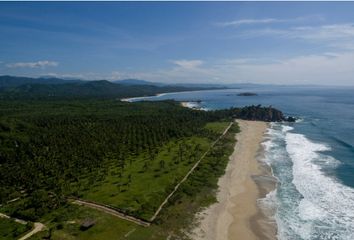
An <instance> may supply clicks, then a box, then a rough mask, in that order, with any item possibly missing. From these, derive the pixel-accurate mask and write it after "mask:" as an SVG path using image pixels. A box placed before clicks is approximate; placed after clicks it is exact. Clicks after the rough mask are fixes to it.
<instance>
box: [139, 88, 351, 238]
mask: <svg viewBox="0 0 354 240" xmlns="http://www.w3.org/2000/svg"><path fill="white" fill-rule="evenodd" d="M240 92H253V93H256V94H257V95H255V96H247V97H243V96H237V94H238V93H240ZM353 92H354V88H353V87H317V86H308V87H305V86H298V87H296V86H293V87H286V86H259V87H257V86H255V87H251V88H247V89H246V88H245V89H228V90H216V91H197V92H194V93H169V94H165V95H163V96H156V97H148V98H146V99H145V98H143V99H139V100H149V101H155V100H166V99H174V100H176V101H181V102H185V105H188V102H192V103H193V108H202V109H206V110H209V109H210V110H215V109H225V108H230V107H243V106H249V105H258V104H262V105H263V106H269V105H271V106H273V107H275V108H277V109H280V110H282V111H283V112H284V114H285V115H286V116H296V117H298V118H299V120H298V121H296V123H272V124H270V126H269V128H268V130H267V131H266V133H265V135H264V141H263V143H262V147H263V148H264V155H263V157H260V160H261V162H264V163H265V164H266V165H267V166H269V167H270V170H271V172H272V173H273V175H274V176H275V177H276V178H277V180H278V181H279V184H277V188H276V189H275V191H272V192H271V193H270V194H268V195H267V196H266V198H263V199H260V200H259V201H258V205H259V206H262V207H263V208H264V207H265V208H267V209H269V210H270V214H271V215H272V220H271V221H274V222H275V223H276V225H277V238H278V239H289V238H291V239H295V240H304V239H310V240H312V239H313V240H315V239H327V238H329V239H332V237H333V236H336V237H335V238H334V239H352V238H353V237H354V236H353V232H354V211H351V210H350V211H348V209H354V200H353V199H354V190H353V187H354V184H353V183H354V176H353V174H352V172H353V171H354V163H353V161H352V159H354V147H353V146H354V136H353V135H352V134H351V133H352V132H354V126H353V125H352V119H354V110H353V109H354V95H353ZM323 182H326V184H321V183H323ZM310 183H311V184H310ZM338 195H341V196H345V197H343V198H336V197H335V196H338ZM342 216H345V219H346V221H344V220H343V219H344V218H343V217H342ZM333 221H335V223H333ZM304 229H306V231H304Z"/></svg>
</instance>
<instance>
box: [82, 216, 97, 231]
mask: <svg viewBox="0 0 354 240" xmlns="http://www.w3.org/2000/svg"><path fill="white" fill-rule="evenodd" d="M95 224H96V221H95V220H94V219H91V218H86V219H85V220H83V221H82V223H81V225H80V230H81V231H86V230H87V229H89V228H91V227H93V225H95Z"/></svg>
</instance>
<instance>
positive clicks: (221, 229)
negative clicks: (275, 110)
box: [191, 120, 277, 240]
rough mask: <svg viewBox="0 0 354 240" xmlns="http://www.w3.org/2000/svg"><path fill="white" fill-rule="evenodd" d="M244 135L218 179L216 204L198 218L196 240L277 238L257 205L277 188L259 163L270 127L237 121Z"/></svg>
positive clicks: (252, 122)
mask: <svg viewBox="0 0 354 240" xmlns="http://www.w3.org/2000/svg"><path fill="white" fill-rule="evenodd" d="M237 122H238V124H239V126H240V129H241V132H240V133H238V134H237V135H236V138H237V143H236V145H235V147H234V152H233V153H232V155H231V156H230V161H229V163H228V165H227V167H226V170H225V174H224V175H223V176H222V177H221V178H219V181H218V192H217V203H214V204H212V205H211V206H209V207H207V208H206V209H204V210H203V211H201V212H200V213H198V214H197V215H196V219H197V226H196V228H194V229H193V230H192V232H191V237H192V238H193V239H194V240H202V239H203V240H228V239H230V240H234V239H245V240H253V239H262V240H263V239H276V234H277V230H276V225H275V222H274V220H271V219H270V218H269V217H268V215H267V213H265V212H264V211H263V210H262V209H261V208H260V207H259V204H258V200H259V199H262V198H264V197H265V196H266V195H267V194H268V193H269V192H271V191H273V190H274V189H275V187H276V180H275V178H274V177H273V176H272V174H271V171H270V168H269V166H267V165H266V164H265V163H263V162H261V161H259V159H260V158H261V157H262V156H263V148H262V145H261V143H262V142H263V140H264V134H265V132H266V130H267V128H268V126H269V125H268V124H267V123H265V122H259V121H244V120H237Z"/></svg>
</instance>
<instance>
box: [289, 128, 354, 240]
mask: <svg viewBox="0 0 354 240" xmlns="http://www.w3.org/2000/svg"><path fill="white" fill-rule="evenodd" d="M285 140H286V150H287V152H288V153H289V156H290V157H291V160H292V162H293V169H292V171H293V182H292V183H293V184H294V185H295V187H296V189H297V190H298V191H299V192H300V193H301V195H302V196H303V199H301V200H300V203H299V205H298V207H297V211H296V212H294V213H292V214H297V215H298V216H294V218H293V220H290V221H289V222H288V223H291V224H293V226H290V227H291V228H292V230H293V231H294V232H296V233H297V234H298V235H299V236H301V238H302V239H348V240H349V239H354V190H353V189H352V188H350V187H348V186H345V185H343V184H342V183H340V182H338V181H337V180H336V179H335V178H333V177H330V176H327V175H326V174H325V173H324V172H323V171H322V170H321V169H322V166H321V164H319V163H323V162H326V163H327V164H334V165H335V164H336V163H337V162H338V161H337V160H335V159H334V158H332V157H329V156H326V155H324V154H323V153H322V152H323V151H329V150H330V148H329V147H328V146H326V145H324V144H321V143H314V142H312V141H310V140H309V139H307V138H306V137H305V136H304V135H302V134H295V133H291V132H288V133H287V134H286V138H285ZM323 159H325V160H323ZM286 239H289V238H286ZM290 239H291V238H290Z"/></svg>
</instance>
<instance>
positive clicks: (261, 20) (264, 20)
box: [215, 15, 324, 27]
mask: <svg viewBox="0 0 354 240" xmlns="http://www.w3.org/2000/svg"><path fill="white" fill-rule="evenodd" d="M309 20H311V21H323V20H324V18H323V17H322V16H320V15H311V16H303V17H297V18H288V19H279V18H258V19H253V18H246V19H238V20H234V21H226V22H218V23H215V25H216V26H220V27H239V26H242V25H257V24H263V25H264V24H271V23H296V22H303V21H309Z"/></svg>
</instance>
